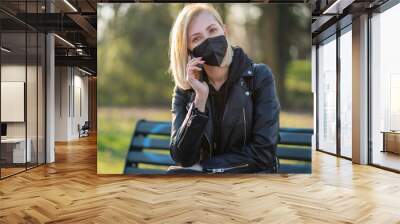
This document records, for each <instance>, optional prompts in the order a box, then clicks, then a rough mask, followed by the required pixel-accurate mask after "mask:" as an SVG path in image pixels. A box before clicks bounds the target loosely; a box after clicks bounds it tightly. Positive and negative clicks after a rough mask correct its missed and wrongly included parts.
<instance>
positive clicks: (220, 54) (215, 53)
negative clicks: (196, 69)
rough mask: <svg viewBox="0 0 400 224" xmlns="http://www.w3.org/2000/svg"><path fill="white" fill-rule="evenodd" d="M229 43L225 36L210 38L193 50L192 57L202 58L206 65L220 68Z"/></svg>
mask: <svg viewBox="0 0 400 224" xmlns="http://www.w3.org/2000/svg"><path fill="white" fill-rule="evenodd" d="M227 48H228V42H227V40H226V38H225V36H224V35H221V36H216V37H210V38H207V39H206V40H205V41H203V42H202V43H201V44H199V45H198V46H197V47H195V48H193V50H192V52H191V53H192V55H193V56H194V57H202V60H204V61H205V64H207V65H211V66H220V65H221V63H222V60H224V57H225V53H226V49H227Z"/></svg>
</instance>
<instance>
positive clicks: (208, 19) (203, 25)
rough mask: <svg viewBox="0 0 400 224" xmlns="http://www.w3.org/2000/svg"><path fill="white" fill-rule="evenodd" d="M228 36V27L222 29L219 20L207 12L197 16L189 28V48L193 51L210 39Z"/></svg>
mask: <svg viewBox="0 0 400 224" xmlns="http://www.w3.org/2000/svg"><path fill="white" fill-rule="evenodd" d="M220 35H226V27H225V25H224V27H221V25H219V23H218V22H217V20H215V18H214V17H213V16H212V15H211V14H210V13H207V12H201V13H200V14H199V15H197V16H196V17H195V18H193V20H192V21H191V23H190V24H189V27H188V48H189V50H193V48H195V47H197V46H198V45H199V44H201V43H202V42H203V41H204V40H206V39H207V38H210V37H216V36H220Z"/></svg>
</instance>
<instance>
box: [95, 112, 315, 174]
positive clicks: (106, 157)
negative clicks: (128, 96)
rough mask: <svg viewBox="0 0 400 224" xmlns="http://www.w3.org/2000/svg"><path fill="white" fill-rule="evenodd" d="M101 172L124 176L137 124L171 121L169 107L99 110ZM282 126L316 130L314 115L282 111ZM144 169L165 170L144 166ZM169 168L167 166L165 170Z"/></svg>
mask: <svg viewBox="0 0 400 224" xmlns="http://www.w3.org/2000/svg"><path fill="white" fill-rule="evenodd" d="M97 112H98V137H97V147H98V148H97V149H98V151H97V172H98V173H99V174H120V173H122V172H123V168H124V165H125V157H126V154H127V152H128V151H127V150H128V148H129V144H130V140H131V136H132V134H133V131H134V128H135V125H136V121H137V120H139V119H148V120H157V121H169V120H171V113H170V110H169V109H168V108H116V107H114V108H101V107H100V108H98V111H97ZM280 126H281V127H305V128H312V127H313V117H312V114H304V113H294V112H287V111H282V112H281V114H280ZM140 167H143V168H145V167H146V168H161V167H159V166H152V165H144V164H143V165H142V164H141V165H140ZM162 168H165V167H162Z"/></svg>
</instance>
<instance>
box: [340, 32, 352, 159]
mask: <svg viewBox="0 0 400 224" xmlns="http://www.w3.org/2000/svg"><path fill="white" fill-rule="evenodd" d="M351 42H352V35H351V30H350V31H348V32H346V33H344V34H342V35H341V36H340V152H341V155H342V156H345V157H349V158H351V156H352V150H351V141H352V138H351V136H352V125H351V124H352V110H351V108H352V104H351V103H352V100H351V99H352V86H351V85H352V66H351V64H352V49H351V48H352V44H351Z"/></svg>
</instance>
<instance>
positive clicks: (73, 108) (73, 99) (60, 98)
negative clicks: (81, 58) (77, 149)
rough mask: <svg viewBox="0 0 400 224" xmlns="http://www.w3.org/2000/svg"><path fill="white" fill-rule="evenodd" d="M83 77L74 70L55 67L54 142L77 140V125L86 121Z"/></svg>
mask: <svg viewBox="0 0 400 224" xmlns="http://www.w3.org/2000/svg"><path fill="white" fill-rule="evenodd" d="M83 75H84V74H83V73H82V72H80V71H79V70H78V69H76V68H72V67H56V93H55V119H56V136H55V140H56V141H70V140H73V139H77V138H79V132H78V124H80V125H83V124H84V122H85V121H87V120H88V78H87V77H86V76H83ZM80 106H81V108H80ZM80 109H81V111H80Z"/></svg>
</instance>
